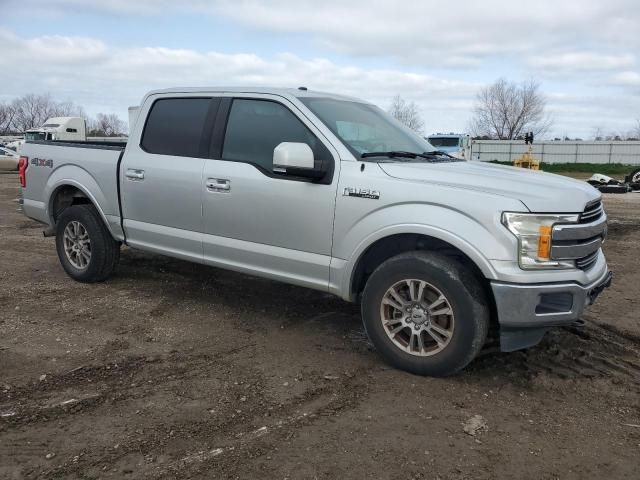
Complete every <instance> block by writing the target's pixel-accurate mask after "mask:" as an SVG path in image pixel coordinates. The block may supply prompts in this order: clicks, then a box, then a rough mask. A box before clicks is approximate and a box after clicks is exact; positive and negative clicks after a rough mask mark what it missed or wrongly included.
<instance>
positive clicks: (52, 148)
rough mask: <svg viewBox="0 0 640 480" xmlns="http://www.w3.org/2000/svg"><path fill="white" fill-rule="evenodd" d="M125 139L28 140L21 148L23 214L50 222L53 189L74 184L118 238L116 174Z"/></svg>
mask: <svg viewBox="0 0 640 480" xmlns="http://www.w3.org/2000/svg"><path fill="white" fill-rule="evenodd" d="M125 146H126V142H84V141H83V142H76V141H73V142H70V141H29V142H26V143H25V144H24V145H23V146H22V149H21V152H20V153H21V155H22V156H24V157H27V158H28V168H27V172H26V180H27V181H26V187H25V189H24V191H23V196H24V205H23V208H24V211H25V214H26V215H27V216H29V217H31V218H33V219H35V220H38V221H40V222H43V223H46V224H51V223H52V218H53V217H54V216H55V212H54V210H55V205H53V203H54V202H55V200H49V199H55V197H56V195H55V194H56V192H57V191H58V190H59V189H60V187H61V186H63V185H66V186H67V187H66V188H69V186H77V188H78V190H80V191H81V192H82V193H83V194H84V195H86V196H87V197H88V198H89V199H91V201H92V203H93V204H94V205H96V207H97V208H98V210H99V212H100V214H101V216H102V217H103V219H104V220H105V222H106V223H107V225H108V227H109V228H110V229H111V231H112V233H113V234H114V236H115V237H116V238H117V237H119V236H120V235H121V228H120V204H119V186H118V175H119V165H120V160H121V158H122V154H123V153H124V149H125Z"/></svg>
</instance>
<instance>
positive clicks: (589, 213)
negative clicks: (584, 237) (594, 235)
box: [580, 200, 604, 223]
mask: <svg viewBox="0 0 640 480" xmlns="http://www.w3.org/2000/svg"><path fill="white" fill-rule="evenodd" d="M603 214H604V208H602V202H601V201H600V200H598V201H596V202H593V203H590V204H589V205H587V207H586V208H585V209H584V212H582V214H581V215H580V223H590V222H593V221H595V220H598V219H599V218H600V217H602V215H603Z"/></svg>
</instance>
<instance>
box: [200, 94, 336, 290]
mask: <svg viewBox="0 0 640 480" xmlns="http://www.w3.org/2000/svg"><path fill="white" fill-rule="evenodd" d="M222 105H225V106H226V108H224V109H223V108H222ZM224 110H226V112H225V111H224ZM296 111H297V109H296V107H295V106H294V105H292V104H290V103H289V102H287V101H286V100H283V99H282V98H281V97H277V96H273V95H251V96H242V95H241V96H236V97H235V98H231V97H229V98H227V99H226V101H225V100H223V102H222V104H221V112H220V113H219V116H218V118H220V117H221V116H222V118H225V119H226V127H225V128H224V129H223V130H222V132H224V136H222V135H221V136H220V145H219V149H218V151H217V152H215V154H214V157H215V158H213V159H209V160H207V161H206V162H205V166H204V175H203V184H202V191H203V194H204V198H203V221H204V235H203V249H204V259H205V263H208V264H211V265H218V266H224V267H226V268H233V269H236V270H240V271H244V272H248V273H255V274H259V275H261V276H267V277H270V278H274V279H279V280H285V281H287V282H290V283H297V284H299V285H303V286H308V287H312V288H317V289H323V290H326V289H327V288H328V283H329V262H330V259H331V243H332V235H333V215H334V209H335V201H336V189H337V179H338V169H339V162H338V161H336V160H337V158H338V157H337V153H335V149H333V147H332V146H331V145H330V144H329V143H328V142H326V140H324V141H323V140H321V133H320V132H319V131H318V130H317V129H316V128H315V127H314V126H313V124H311V123H310V122H309V121H308V120H307V119H306V118H302V117H301V116H299V115H298V114H297V113H295V112H296ZM216 123H217V122H216ZM283 142H302V143H306V144H307V145H309V147H310V148H311V149H312V151H313V152H314V156H315V159H316V160H317V159H319V158H321V157H322V159H323V160H325V161H327V162H331V174H330V176H329V177H330V178H327V179H325V181H324V182H311V181H309V180H304V179H300V178H288V177H287V176H286V175H284V176H283V175H280V174H278V173H277V172H274V169H273V151H274V149H275V147H276V146H278V145H279V144H281V143H283Z"/></svg>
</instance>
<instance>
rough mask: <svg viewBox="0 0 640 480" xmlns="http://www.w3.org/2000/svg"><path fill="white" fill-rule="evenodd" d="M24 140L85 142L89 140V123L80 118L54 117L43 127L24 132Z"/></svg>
mask: <svg viewBox="0 0 640 480" xmlns="http://www.w3.org/2000/svg"><path fill="white" fill-rule="evenodd" d="M24 138H25V140H26V141H33V140H58V141H84V140H86V139H87V122H86V120H85V119H84V118H80V117H53V118H50V119H48V120H47V121H46V122H45V123H44V125H42V126H41V127H38V128H31V129H29V130H27V131H26V132H24Z"/></svg>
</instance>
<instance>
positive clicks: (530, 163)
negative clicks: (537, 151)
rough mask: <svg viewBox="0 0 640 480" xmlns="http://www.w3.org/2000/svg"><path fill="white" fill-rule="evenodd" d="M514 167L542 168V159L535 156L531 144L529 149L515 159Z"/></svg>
mask: <svg viewBox="0 0 640 480" xmlns="http://www.w3.org/2000/svg"><path fill="white" fill-rule="evenodd" d="M513 166H514V167H520V168H528V169H529V170H540V160H538V159H536V157H534V156H533V151H532V147H531V145H529V150H527V151H526V152H524V153H523V154H522V155H521V156H519V157H518V158H516V159H515V160H514V161H513Z"/></svg>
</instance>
